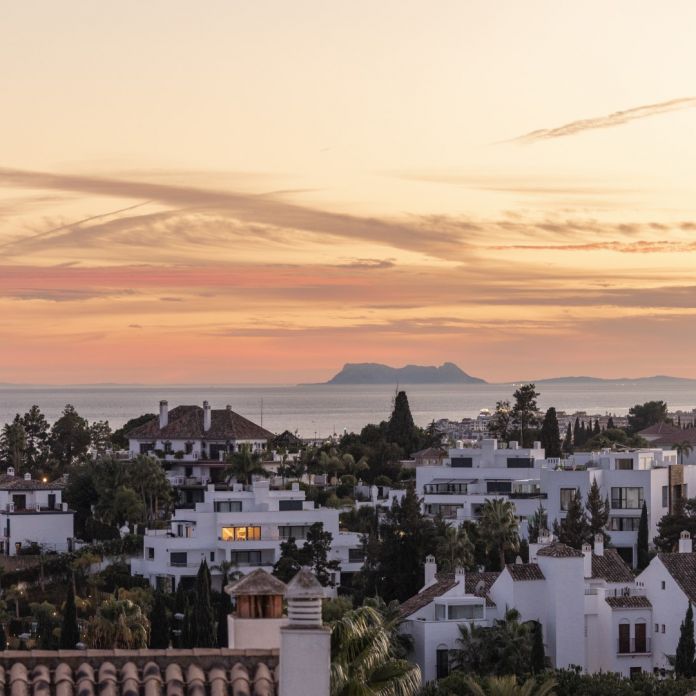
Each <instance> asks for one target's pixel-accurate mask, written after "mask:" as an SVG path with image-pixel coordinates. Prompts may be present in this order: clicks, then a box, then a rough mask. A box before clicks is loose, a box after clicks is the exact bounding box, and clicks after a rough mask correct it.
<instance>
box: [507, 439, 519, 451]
mask: <svg viewBox="0 0 696 696" xmlns="http://www.w3.org/2000/svg"><path fill="white" fill-rule="evenodd" d="M519 447H520V445H519V442H517V440H510V442H508V449H511V450H516V449H519Z"/></svg>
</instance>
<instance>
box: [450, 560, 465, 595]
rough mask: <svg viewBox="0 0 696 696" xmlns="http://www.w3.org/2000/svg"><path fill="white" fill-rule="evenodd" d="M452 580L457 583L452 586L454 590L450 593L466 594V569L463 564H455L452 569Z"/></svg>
mask: <svg viewBox="0 0 696 696" xmlns="http://www.w3.org/2000/svg"><path fill="white" fill-rule="evenodd" d="M454 581H455V582H456V583H457V584H456V586H455V587H454V592H453V593H452V594H457V595H465V594H466V571H465V570H464V566H457V568H456V569H455V571H454Z"/></svg>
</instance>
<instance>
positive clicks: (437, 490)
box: [423, 482, 469, 495]
mask: <svg viewBox="0 0 696 696" xmlns="http://www.w3.org/2000/svg"><path fill="white" fill-rule="evenodd" d="M468 485H469V484H468V483H454V482H445V483H426V484H425V486H424V487H423V490H424V492H425V493H428V494H431V495H435V494H437V495H456V494H460V495H466V494H467V492H468Z"/></svg>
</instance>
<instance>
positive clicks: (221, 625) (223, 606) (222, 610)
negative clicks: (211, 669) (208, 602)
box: [217, 591, 232, 648]
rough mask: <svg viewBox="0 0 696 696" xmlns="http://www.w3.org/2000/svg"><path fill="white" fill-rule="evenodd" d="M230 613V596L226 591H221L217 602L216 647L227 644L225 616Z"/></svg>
mask: <svg viewBox="0 0 696 696" xmlns="http://www.w3.org/2000/svg"><path fill="white" fill-rule="evenodd" d="M231 613H232V598H231V597H230V596H229V595H228V594H227V592H224V591H223V593H222V597H220V601H219V602H218V616H217V644H218V648H226V647H227V646H228V644H229V637H228V635H227V617H228V616H229V615H230V614H231Z"/></svg>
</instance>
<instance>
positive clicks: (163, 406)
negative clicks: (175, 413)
mask: <svg viewBox="0 0 696 696" xmlns="http://www.w3.org/2000/svg"><path fill="white" fill-rule="evenodd" d="M168 424H169V404H168V403H167V402H166V401H164V400H162V401H160V419H159V425H160V428H166V427H167V425H168Z"/></svg>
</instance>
